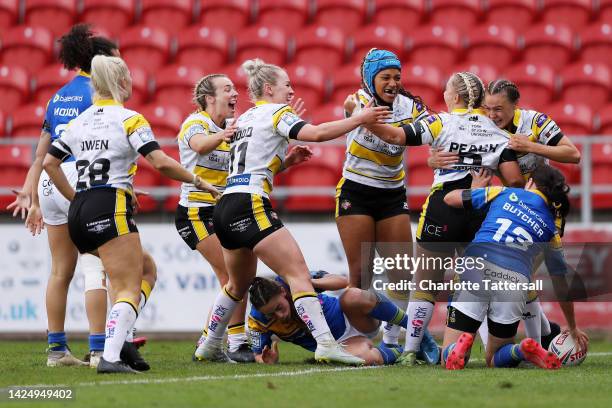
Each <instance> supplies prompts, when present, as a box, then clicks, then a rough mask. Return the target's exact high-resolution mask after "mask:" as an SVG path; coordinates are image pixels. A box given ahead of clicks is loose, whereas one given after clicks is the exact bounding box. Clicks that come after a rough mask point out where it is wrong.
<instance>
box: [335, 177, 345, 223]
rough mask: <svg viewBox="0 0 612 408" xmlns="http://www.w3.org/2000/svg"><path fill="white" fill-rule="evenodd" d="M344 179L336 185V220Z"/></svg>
mask: <svg viewBox="0 0 612 408" xmlns="http://www.w3.org/2000/svg"><path fill="white" fill-rule="evenodd" d="M345 181H346V179H345V178H344V177H342V178H341V179H340V181H339V182H338V184H337V185H336V218H338V217H339V215H340V194H342V186H343V185H344V182H345Z"/></svg>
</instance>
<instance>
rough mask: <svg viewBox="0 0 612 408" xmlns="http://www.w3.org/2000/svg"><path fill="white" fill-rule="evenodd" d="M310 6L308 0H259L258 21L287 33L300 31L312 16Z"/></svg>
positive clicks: (260, 23)
mask: <svg viewBox="0 0 612 408" xmlns="http://www.w3.org/2000/svg"><path fill="white" fill-rule="evenodd" d="M309 6H310V3H309V1H308V0H284V1H282V2H281V1H278V0H259V3H258V14H259V15H258V17H257V23H258V24H259V25H267V26H271V27H278V28H280V29H281V30H283V31H285V32H287V33H289V32H292V31H298V30H299V29H300V28H301V27H302V26H303V25H304V24H306V22H307V21H308V19H309V17H310V7H309Z"/></svg>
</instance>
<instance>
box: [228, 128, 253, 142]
mask: <svg viewBox="0 0 612 408" xmlns="http://www.w3.org/2000/svg"><path fill="white" fill-rule="evenodd" d="M252 134H253V127H252V126H249V127H247V128H240V129H238V130H236V132H235V133H234V136H232V139H231V143H234V142H237V141H238V140H240V139H244V138H245V137H251V135H252Z"/></svg>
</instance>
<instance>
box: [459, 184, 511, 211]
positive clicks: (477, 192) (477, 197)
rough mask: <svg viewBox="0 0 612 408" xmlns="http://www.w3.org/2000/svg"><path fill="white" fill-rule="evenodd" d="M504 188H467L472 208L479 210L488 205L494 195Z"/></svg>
mask: <svg viewBox="0 0 612 408" xmlns="http://www.w3.org/2000/svg"><path fill="white" fill-rule="evenodd" d="M504 189H505V188H504V187H499V186H492V187H485V188H474V189H472V190H467V191H469V192H470V197H469V198H470V200H471V204H472V208H474V209H476V210H480V209H483V208H486V207H488V206H489V204H491V201H493V200H494V199H495V197H497V196H498V195H499V194H500V193H501V192H502V191H504Z"/></svg>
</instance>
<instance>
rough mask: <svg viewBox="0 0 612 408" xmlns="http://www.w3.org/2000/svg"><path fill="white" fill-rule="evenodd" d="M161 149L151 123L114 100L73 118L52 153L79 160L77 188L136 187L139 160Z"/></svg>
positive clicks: (56, 155) (56, 142) (55, 142)
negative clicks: (134, 182) (140, 156)
mask: <svg viewBox="0 0 612 408" xmlns="http://www.w3.org/2000/svg"><path fill="white" fill-rule="evenodd" d="M157 149H159V144H158V143H157V142H156V141H155V137H154V136H153V131H152V130H151V126H150V125H149V122H147V120H146V119H145V118H144V116H142V115H141V114H140V113H138V112H135V111H133V110H130V109H126V108H124V107H123V105H121V104H120V103H117V102H115V101H113V100H99V101H96V102H94V104H93V105H92V106H90V107H89V108H87V109H86V110H85V111H84V112H83V113H81V114H80V115H79V116H77V117H76V118H75V119H73V120H72V121H71V122H70V123H69V124H68V126H67V127H66V130H65V132H64V133H63V135H62V136H61V137H60V138H59V139H56V140H55V141H54V142H53V144H52V145H51V148H50V149H49V153H50V154H52V155H53V156H55V157H57V158H59V159H62V158H63V157H62V156H65V155H72V156H74V158H75V159H76V169H77V172H78V181H77V185H76V190H77V191H80V190H86V189H90V188H98V187H115V188H120V189H124V190H128V191H131V190H132V181H133V178H134V174H135V173H136V159H137V158H138V154H139V153H140V154H141V155H143V156H146V155H147V154H149V153H151V152H152V151H153V150H157Z"/></svg>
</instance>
